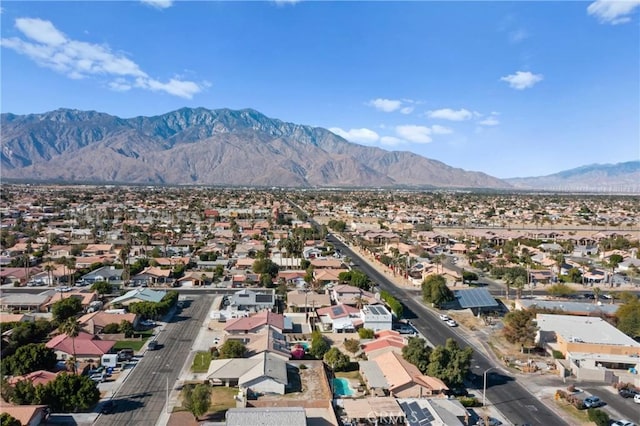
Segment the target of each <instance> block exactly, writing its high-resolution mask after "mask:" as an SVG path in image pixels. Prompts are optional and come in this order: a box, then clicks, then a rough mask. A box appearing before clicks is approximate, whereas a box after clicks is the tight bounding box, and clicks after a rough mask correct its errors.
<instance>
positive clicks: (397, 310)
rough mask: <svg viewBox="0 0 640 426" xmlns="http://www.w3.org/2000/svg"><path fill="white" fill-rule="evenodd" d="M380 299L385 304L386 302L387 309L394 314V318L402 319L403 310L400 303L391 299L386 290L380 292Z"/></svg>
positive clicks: (393, 298)
mask: <svg viewBox="0 0 640 426" xmlns="http://www.w3.org/2000/svg"><path fill="white" fill-rule="evenodd" d="M380 299H382V300H384V301H385V302H387V305H389V308H391V311H392V312H393V313H394V314H395V316H396V318H402V314H403V312H404V308H403V306H402V303H400V301H399V300H398V299H396V298H395V297H393V296H392V295H391V294H390V293H389V292H388V291H386V290H382V291H381V292H380Z"/></svg>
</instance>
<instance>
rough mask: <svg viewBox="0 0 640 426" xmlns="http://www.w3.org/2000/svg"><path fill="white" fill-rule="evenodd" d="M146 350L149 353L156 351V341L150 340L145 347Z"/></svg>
mask: <svg viewBox="0 0 640 426" xmlns="http://www.w3.org/2000/svg"><path fill="white" fill-rule="evenodd" d="M147 349H149V350H150V351H155V350H156V349H158V341H157V340H151V341H150V342H149V344H148V345H147Z"/></svg>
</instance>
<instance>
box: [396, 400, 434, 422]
mask: <svg viewBox="0 0 640 426" xmlns="http://www.w3.org/2000/svg"><path fill="white" fill-rule="evenodd" d="M400 408H402V411H404V415H405V416H406V417H407V424H409V426H429V425H430V424H431V422H432V421H434V420H435V417H433V414H431V411H429V410H428V409H427V408H422V407H420V405H418V403H417V402H401V403H400Z"/></svg>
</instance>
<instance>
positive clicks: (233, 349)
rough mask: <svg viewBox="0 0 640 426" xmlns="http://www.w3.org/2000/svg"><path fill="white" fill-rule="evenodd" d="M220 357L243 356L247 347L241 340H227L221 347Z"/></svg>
mask: <svg viewBox="0 0 640 426" xmlns="http://www.w3.org/2000/svg"><path fill="white" fill-rule="evenodd" d="M219 351H220V358H242V357H244V355H245V353H246V352H247V348H246V347H245V346H244V345H243V344H242V342H241V341H239V340H227V341H226V342H224V344H223V345H222V346H220V348H219Z"/></svg>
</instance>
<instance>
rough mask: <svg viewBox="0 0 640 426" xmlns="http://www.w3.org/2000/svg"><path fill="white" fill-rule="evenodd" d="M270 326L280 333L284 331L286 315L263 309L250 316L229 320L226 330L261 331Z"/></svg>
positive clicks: (233, 332)
mask: <svg viewBox="0 0 640 426" xmlns="http://www.w3.org/2000/svg"><path fill="white" fill-rule="evenodd" d="M269 326H271V327H273V328H275V329H276V330H277V331H278V332H279V333H282V332H283V331H284V328H285V325H284V316H283V315H281V314H275V313H273V312H270V311H262V312H259V313H257V314H255V315H252V316H250V317H242V318H235V319H232V320H229V321H227V325H226V327H225V328H224V331H225V332H226V333H227V334H233V335H237V334H246V333H260V332H261V331H262V330H265V329H267V328H268V327H269Z"/></svg>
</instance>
